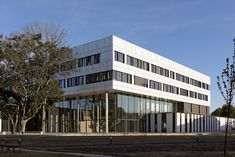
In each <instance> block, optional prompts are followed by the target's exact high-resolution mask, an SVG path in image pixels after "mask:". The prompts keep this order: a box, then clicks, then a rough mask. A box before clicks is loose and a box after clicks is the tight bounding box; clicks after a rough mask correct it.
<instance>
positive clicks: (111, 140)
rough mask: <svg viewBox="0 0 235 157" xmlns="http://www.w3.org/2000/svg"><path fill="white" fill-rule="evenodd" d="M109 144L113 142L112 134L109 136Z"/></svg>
mask: <svg viewBox="0 0 235 157" xmlns="http://www.w3.org/2000/svg"><path fill="white" fill-rule="evenodd" d="M109 144H110V145H111V144H113V138H112V136H110V137H109Z"/></svg>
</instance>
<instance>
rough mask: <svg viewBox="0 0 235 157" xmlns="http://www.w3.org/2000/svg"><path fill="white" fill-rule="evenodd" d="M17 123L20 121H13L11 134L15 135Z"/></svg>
mask: <svg viewBox="0 0 235 157" xmlns="http://www.w3.org/2000/svg"><path fill="white" fill-rule="evenodd" d="M17 123H18V121H14V120H11V126H12V130H11V134H13V135H14V134H15V133H16V127H17Z"/></svg>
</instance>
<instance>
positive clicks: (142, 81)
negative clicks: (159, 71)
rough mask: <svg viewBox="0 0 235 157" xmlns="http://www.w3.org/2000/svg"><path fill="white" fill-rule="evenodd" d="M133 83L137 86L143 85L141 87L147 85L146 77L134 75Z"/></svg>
mask: <svg viewBox="0 0 235 157" xmlns="http://www.w3.org/2000/svg"><path fill="white" fill-rule="evenodd" d="M134 84H135V85H139V86H143V87H148V79H146V78H143V77H138V76H135V77H134Z"/></svg>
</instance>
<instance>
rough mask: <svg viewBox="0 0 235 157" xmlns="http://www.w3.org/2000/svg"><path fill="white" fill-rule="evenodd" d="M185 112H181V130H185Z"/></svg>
mask: <svg viewBox="0 0 235 157" xmlns="http://www.w3.org/2000/svg"><path fill="white" fill-rule="evenodd" d="M185 125H186V124H185V113H181V132H185Z"/></svg>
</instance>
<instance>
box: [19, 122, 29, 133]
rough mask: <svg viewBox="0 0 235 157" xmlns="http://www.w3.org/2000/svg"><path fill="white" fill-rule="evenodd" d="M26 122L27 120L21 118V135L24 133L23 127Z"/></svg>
mask: <svg viewBox="0 0 235 157" xmlns="http://www.w3.org/2000/svg"><path fill="white" fill-rule="evenodd" d="M27 122H28V120H24V119H22V120H21V134H22V135H23V134H24V133H25V127H26V124H27Z"/></svg>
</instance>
